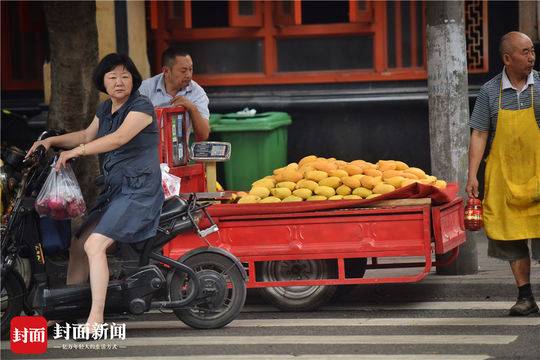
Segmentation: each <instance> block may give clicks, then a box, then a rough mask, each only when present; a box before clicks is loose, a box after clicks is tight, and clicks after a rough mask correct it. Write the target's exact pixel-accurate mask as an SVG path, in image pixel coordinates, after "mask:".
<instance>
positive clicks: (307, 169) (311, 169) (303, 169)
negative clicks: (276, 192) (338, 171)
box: [298, 164, 316, 175]
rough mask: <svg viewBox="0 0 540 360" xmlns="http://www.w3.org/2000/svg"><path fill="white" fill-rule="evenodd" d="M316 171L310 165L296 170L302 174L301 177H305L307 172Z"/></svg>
mask: <svg viewBox="0 0 540 360" xmlns="http://www.w3.org/2000/svg"><path fill="white" fill-rule="evenodd" d="M313 170H316V169H315V168H314V167H313V166H311V165H310V164H307V165H302V166H301V167H300V168H298V171H299V172H301V173H302V175H305V174H306V173H307V172H308V171H313Z"/></svg>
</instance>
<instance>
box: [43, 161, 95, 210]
mask: <svg viewBox="0 0 540 360" xmlns="http://www.w3.org/2000/svg"><path fill="white" fill-rule="evenodd" d="M53 166H54V164H53ZM36 211H37V213H38V214H39V215H40V216H48V217H50V218H53V219H56V220H65V219H74V218H76V217H78V216H81V215H82V214H84V213H85V211H86V204H85V202H84V198H83V196H82V193H81V188H80V187H79V183H78V182H77V178H76V177H75V173H73V169H72V168H71V166H70V165H69V164H68V165H66V166H65V167H64V168H62V169H61V170H60V171H55V170H54V169H52V170H51V172H50V173H49V176H48V177H47V179H46V180H45V184H43V188H42V189H41V191H40V192H39V195H38V197H37V199H36Z"/></svg>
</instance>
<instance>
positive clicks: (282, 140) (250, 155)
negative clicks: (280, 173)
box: [211, 112, 292, 191]
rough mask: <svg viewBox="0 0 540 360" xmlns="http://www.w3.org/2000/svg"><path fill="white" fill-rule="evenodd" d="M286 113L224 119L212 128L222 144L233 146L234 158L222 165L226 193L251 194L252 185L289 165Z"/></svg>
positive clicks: (289, 118) (288, 122) (288, 121)
mask: <svg viewBox="0 0 540 360" xmlns="http://www.w3.org/2000/svg"><path fill="white" fill-rule="evenodd" d="M291 122H292V121H291V117H290V116H289V114H287V113H284V112H267V113H261V114H257V115H253V116H249V117H245V116H241V115H238V114H236V113H231V114H225V115H223V116H222V117H221V118H220V119H219V120H218V122H216V123H214V124H212V125H211V129H212V132H213V133H214V134H216V135H217V137H219V140H221V141H226V142H229V143H231V145H232V150H231V158H230V160H229V161H227V162H225V163H224V164H223V167H224V173H225V174H224V175H225V177H224V178H225V188H226V189H227V190H244V191H246V190H249V189H251V183H252V182H254V181H255V180H258V179H260V178H262V177H264V176H266V175H272V171H273V170H274V169H277V168H280V167H283V166H285V165H286V164H287V126H288V125H290V124H291Z"/></svg>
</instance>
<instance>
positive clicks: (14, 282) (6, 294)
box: [0, 272, 25, 339]
mask: <svg viewBox="0 0 540 360" xmlns="http://www.w3.org/2000/svg"><path fill="white" fill-rule="evenodd" d="M24 294H25V290H24V286H23V284H22V283H21V281H20V280H19V279H18V276H17V274H15V273H13V272H7V273H6V274H5V275H4V276H2V288H1V290H0V296H1V299H2V320H1V324H2V325H1V327H2V333H1V337H2V339H8V338H9V329H10V325H11V319H13V318H14V317H15V316H18V315H20V314H21V312H22V310H23V302H24Z"/></svg>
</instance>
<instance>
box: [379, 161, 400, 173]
mask: <svg viewBox="0 0 540 360" xmlns="http://www.w3.org/2000/svg"><path fill="white" fill-rule="evenodd" d="M396 167H397V166H396V162H395V161H394V160H379V161H378V162H377V169H379V170H380V171H383V172H384V171H387V170H396Z"/></svg>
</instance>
